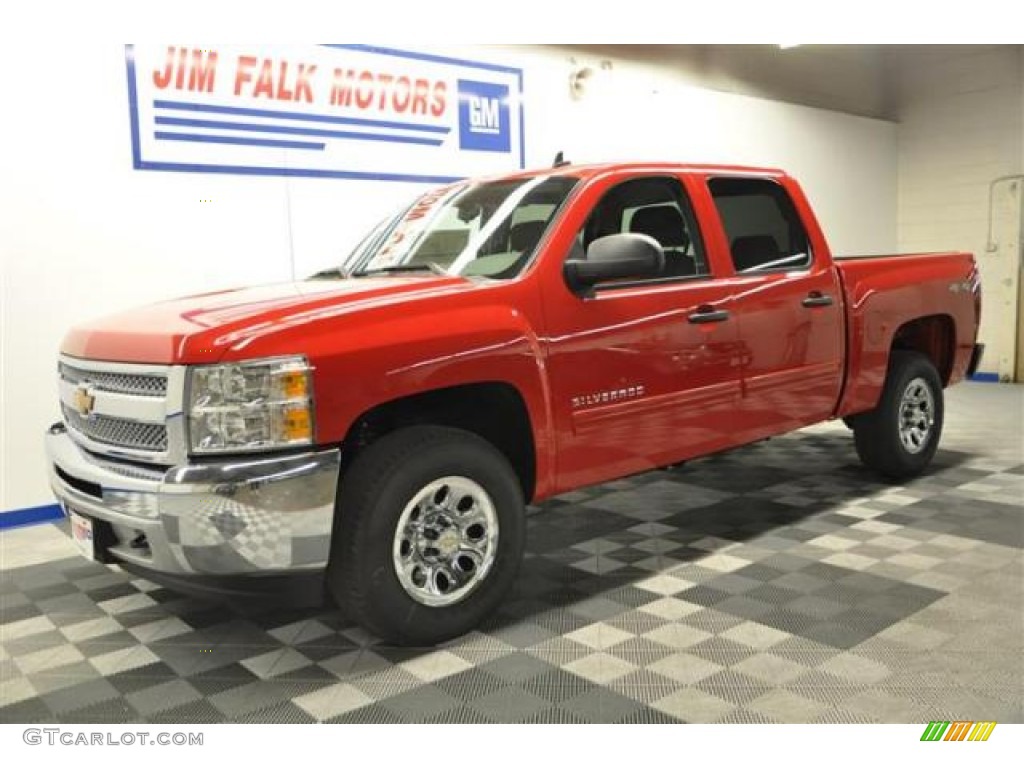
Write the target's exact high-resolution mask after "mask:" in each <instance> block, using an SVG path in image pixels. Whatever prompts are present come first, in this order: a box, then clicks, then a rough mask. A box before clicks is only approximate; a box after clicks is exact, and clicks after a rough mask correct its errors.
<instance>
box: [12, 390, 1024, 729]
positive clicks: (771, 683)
mask: <svg viewBox="0 0 1024 768" xmlns="http://www.w3.org/2000/svg"><path fill="white" fill-rule="evenodd" d="M947 420H948V422H947V428H946V434H945V436H944V439H943V443H942V449H941V450H940V451H939V453H938V455H937V457H936V460H935V464H934V468H933V469H932V470H931V471H930V472H929V473H928V474H927V475H926V476H924V477H922V478H919V479H917V480H914V481H912V482H908V483H906V484H905V485H902V486H893V485H887V484H884V483H882V482H880V481H879V480H878V478H876V477H875V476H874V475H872V474H871V473H870V472H867V471H866V470H864V469H863V468H861V466H860V465H859V464H858V463H857V461H856V457H855V455H854V452H853V446H852V441H851V439H850V436H849V433H848V432H847V431H846V430H845V428H844V427H842V426H841V425H839V424H830V425H824V426H820V427H815V428H812V429H808V430H804V431H802V432H799V433H795V434H793V435H789V436H786V437H782V438H778V439H775V440H771V441H768V442H765V443H760V444H758V445H755V446H750V447H748V448H744V449H741V450H738V451H734V452H732V453H728V454H724V455H720V456H716V457H713V458H709V459H705V460H702V461H695V462H691V463H690V464H688V465H686V466H684V467H681V468H677V469H674V470H670V471H660V472H653V473H650V474H648V475H644V476H641V477H636V478H630V479H627V480H621V481H617V482H615V483H610V484H608V485H606V486H601V487H597V488H588V489H583V490H581V491H577V492H574V493H571V494H567V495H565V496H562V497H560V498H557V499H553V500H551V501H549V502H547V503H545V504H543V505H540V506H539V507H536V508H533V509H531V510H530V516H529V518H528V535H529V539H528V542H529V543H528V553H527V557H526V560H525V562H524V565H523V569H522V573H521V576H520V578H519V581H518V582H517V584H516V587H515V589H514V591H513V592H512V594H511V595H510V596H509V598H508V600H507V601H506V602H505V604H504V606H503V607H502V609H501V610H500V611H499V612H498V613H497V614H496V615H494V616H493V617H491V618H490V619H489V620H488V621H487V622H486V623H485V624H483V625H482V626H480V627H479V628H478V630H477V631H475V632H473V633H471V634H470V635H468V636H466V637H463V638H459V639H458V640H455V641H452V642H450V643H448V644H446V645H444V646H441V647H437V648H425V649H408V648H402V649H399V648H391V647H387V646H385V645H382V644H380V643H378V642H377V641H376V640H375V639H374V638H372V637H370V636H368V635H367V634H366V633H365V632H363V631H362V630H361V629H359V628H358V627H356V626H354V625H352V624H351V623H350V622H348V621H347V620H346V619H345V618H344V617H343V616H341V615H339V614H338V613H337V612H336V611H334V610H331V609H326V608H317V609H308V608H305V609H304V608H295V607H282V606H280V605H277V606H272V607H269V606H264V607H262V608H259V609H256V608H252V607H251V606H245V607H238V606H233V607H226V606H224V605H222V604H216V603H208V602H203V601H200V600H197V599H194V598H190V597H185V596H183V595H180V594H177V593H175V592H173V591H171V590H168V589H164V588H162V587H158V586H157V585H154V584H151V583H149V582H147V581H145V580H142V579H138V578H135V577H132V576H130V575H128V574H126V573H123V572H121V571H120V570H119V569H110V568H107V567H104V566H101V565H97V564H93V563H90V562H87V561H85V560H82V559H81V558H79V557H77V555H75V553H74V550H73V548H72V547H71V546H70V544H69V542H68V540H67V537H66V534H65V532H64V530H63V527H62V526H61V525H46V526H35V527H32V528H26V529H20V530H14V531H7V532H4V533H3V534H0V564H2V568H0V722H8V723H10V722H88V723H103V722H167V723H171V722H289V723H291V722H314V721H326V722H357V723H376V722H386V723H407V722H430V723H453V722H473V723H475V722H499V723H506V722H558V723H587V722H599V723H636V722H680V721H681V722H752V723H764V722H927V721H929V720H957V719H971V720H996V721H999V722H1007V721H1009V722H1020V721H1022V719H1024V700H1022V699H1024V612H1022V609H1021V606H1022V605H1024V559H1022V547H1024V445H1022V437H1021V429H1020V425H1021V424H1022V423H1024V389H1022V388H1020V387H1009V386H996V385H976V384H968V385H963V386H960V387H958V388H956V389H954V390H951V391H950V393H949V405H948V412H947Z"/></svg>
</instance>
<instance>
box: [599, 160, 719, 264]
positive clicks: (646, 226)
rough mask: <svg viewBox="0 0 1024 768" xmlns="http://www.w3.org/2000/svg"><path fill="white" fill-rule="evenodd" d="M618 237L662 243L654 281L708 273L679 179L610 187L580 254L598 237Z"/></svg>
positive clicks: (653, 179)
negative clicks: (660, 267) (660, 265)
mask: <svg viewBox="0 0 1024 768" xmlns="http://www.w3.org/2000/svg"><path fill="white" fill-rule="evenodd" d="M622 232H639V233H641V234H645V235H650V236H651V237H653V238H654V239H655V240H657V241H658V242H659V243H660V244H661V247H662V248H663V249H664V251H665V268H664V271H663V272H662V274H661V275H660V276H659V277H658V278H656V279H674V278H682V277H700V276H704V275H708V274H709V271H708V266H707V259H706V258H705V256H704V243H703V242H702V241H701V237H700V230H699V229H698V228H697V220H696V217H695V216H694V214H693V208H691V207H690V201H689V199H688V198H687V196H686V192H685V191H684V190H683V186H682V184H681V183H680V182H679V180H678V179H674V178H670V177H661V176H650V177H643V178H638V179H631V180H629V181H625V182H623V183H622V184H619V185H617V186H615V187H612V188H611V189H610V190H608V191H607V192H606V193H605V194H604V197H602V198H601V200H600V202H598V204H597V205H596V206H594V210H593V211H592V212H591V214H590V217H589V218H588V219H587V223H586V224H585V225H584V226H583V230H582V231H581V232H580V245H581V246H582V247H583V249H584V250H585V249H586V248H587V247H588V246H589V245H590V244H591V243H592V242H593V241H594V240H596V239H597V238H599V237H604V236H606V235H614V234H619V233H622Z"/></svg>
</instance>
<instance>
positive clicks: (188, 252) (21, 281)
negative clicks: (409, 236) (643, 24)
mask: <svg viewBox="0 0 1024 768" xmlns="http://www.w3.org/2000/svg"><path fill="white" fill-rule="evenodd" d="M435 52H437V53H442V54H447V55H455V56H464V57H467V58H474V59H477V60H482V61H492V62H495V63H505V64H511V65H514V66H520V67H522V68H524V70H525V85H526V97H525V98H526V125H527V131H526V134H527V135H526V148H527V164H528V165H531V166H543V165H547V164H548V163H549V162H550V161H551V159H552V158H553V157H554V155H555V153H556V152H557V151H558V150H564V151H565V152H566V154H567V156H568V157H569V158H570V159H572V160H574V161H585V160H607V159H669V160H679V161H695V162H733V163H747V164H757V165H776V166H782V167H785V168H787V169H788V170H790V171H791V172H793V173H794V174H796V175H797V176H798V177H799V178H800V179H801V180H802V182H803V184H804V187H805V189H806V191H807V192H808V194H809V196H810V197H811V200H812V202H813V203H814V204H815V205H816V206H817V209H818V212H819V215H820V217H821V219H822V223H823V226H824V227H825V229H826V232H827V233H829V234H830V235H831V239H832V242H833V246H834V248H835V249H836V250H838V251H845V252H886V251H891V250H893V249H894V248H895V241H896V220H895V207H896V206H895V199H896V176H895V152H896V150H895V126H894V125H893V124H891V123H887V122H883V121H877V120H870V119H866V118H858V117H851V116H847V115H841V114H839V113H834V112H827V111H822V110H816V109H810V108H807V107H798V106H792V105H786V104H781V103H775V102H770V101H765V100H761V99H756V98H751V97H746V96H739V95H735V94H726V93H718V92H714V91H709V90H701V89H698V88H694V87H693V86H692V85H688V84H686V83H685V82H684V81H683V80H681V79H675V78H673V77H672V76H671V75H670V74H668V73H666V71H665V70H664V69H663V68H653V67H651V66H649V65H643V64H635V63H628V62H624V61H613V72H614V77H613V78H611V80H610V82H609V83H606V87H605V88H604V89H603V92H601V93H596V94H594V95H593V96H592V97H589V98H587V99H585V100H583V101H579V102H574V101H571V100H570V98H569V92H568V75H569V61H568V59H569V56H570V53H569V52H567V51H564V50H560V49H558V48H542V47H529V48H509V47H505V48H494V49H482V48H475V49H473V48H465V49H458V50H452V49H445V50H438V51H435ZM575 55H577V56H578V53H577V54H575ZM595 63H596V62H595ZM3 71H8V72H10V71H12V70H10V69H6V70H3ZM13 71H17V72H21V70H13ZM71 71H73V72H74V73H75V79H74V81H73V82H71V81H69V80H68V73H69V72H71ZM22 74H24V73H22ZM22 74H18V75H5V82H4V83H3V89H4V93H5V101H6V103H7V104H21V105H23V106H24V108H25V109H24V112H23V113H21V114H19V119H17V120H8V119H5V120H3V121H0V153H2V154H0V212H2V214H0V258H2V267H3V276H2V286H0V345H2V346H0V365H2V371H0V374H2V376H0V378H2V382H0V397H2V400H0V428H2V442H0V453H2V456H0V512H2V511H9V510H13V509H18V508H24V507H29V506H35V505H39V504H46V503H49V502H50V501H51V498H50V495H49V491H48V489H47V488H46V484H45V472H44V467H45V464H44V456H43V447H42V436H41V435H42V431H43V429H44V428H45V427H46V426H47V425H48V424H50V423H51V422H52V421H53V420H55V419H56V418H57V415H58V411H57V407H56V387H55V356H56V354H57V349H58V346H59V343H60V339H61V337H62V335H63V333H64V332H65V330H66V329H67V328H68V327H69V326H71V325H73V324H74V323H75V322H77V321H79V320H82V319H84V318H88V317H92V316H96V315H100V314H105V313H108V312H111V311H114V310H118V309H121V308H125V307H129V306H132V305H137V304H142V303H146V302H150V301H153V300H155V299H158V298H166V297H171V296H174V295H180V294H183V293H188V292H198V291H205V290H211V289H215V288H220V287H226V286H232V285H241V284H248V283H255V282H265V281H274V280H286V279H290V278H291V275H292V271H293V261H294V269H295V272H296V274H297V275H298V276H300V277H301V276H303V275H306V274H308V273H310V272H312V271H313V270H315V269H316V268H319V267H322V266H326V265H329V264H333V263H336V262H337V260H338V258H339V257H340V256H341V255H342V254H343V253H344V252H345V251H346V249H347V248H348V247H349V246H350V245H351V244H352V243H353V242H354V241H355V240H357V239H358V236H359V235H360V234H361V233H362V231H363V230H364V229H365V228H366V227H367V226H369V225H370V224H372V223H373V222H374V221H376V220H378V219H379V218H380V217H382V216H383V215H385V214H386V213H388V212H390V211H391V210H392V209H393V208H395V207H396V206H397V205H399V204H400V203H401V202H403V201H404V200H406V199H407V198H408V197H409V196H410V195H411V194H412V193H413V192H415V191H416V190H418V189H422V187H420V186H418V185H414V184H399V183H394V182H354V181H341V180H319V179H290V180H285V179H280V178H260V177H252V176H245V177H242V176H221V175H199V174H187V173H166V172H153V171H134V170H132V167H131V147H130V137H129V131H128V106H127V93H126V86H125V68H124V50H123V48H121V47H119V46H100V45H91V46H85V45H83V46H82V47H81V48H79V49H74V48H73V47H71V46H69V45H62V46H60V47H59V48H58V49H57V50H56V52H55V53H53V54H52V55H48V56H43V57H39V58H37V59H35V60H34V63H33V68H32V72H31V75H32V76H31V77H24V76H22ZM81 84H88V85H87V86H83V85H81ZM204 200H209V201H210V202H201V201H204Z"/></svg>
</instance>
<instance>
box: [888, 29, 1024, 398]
mask: <svg viewBox="0 0 1024 768" xmlns="http://www.w3.org/2000/svg"><path fill="white" fill-rule="evenodd" d="M1022 50H1024V49H1022V48H1021V46H1008V45H1004V46H987V47H986V46H967V47H964V48H960V47H958V46H937V47H935V48H923V49H912V50H903V51H900V53H898V54H897V55H896V57H895V61H894V64H895V66H894V67H893V69H892V71H893V72H894V74H895V75H896V83H895V87H896V101H897V104H898V109H897V114H896V117H897V118H898V120H899V129H898V131H897V137H898V146H899V207H898V222H899V247H900V250H901V251H927V250H936V249H943V250H948V249H957V250H967V251H971V252H972V253H974V254H976V256H977V258H978V262H979V264H980V265H981V272H982V279H983V287H984V291H985V298H984V309H983V312H982V327H981V332H980V336H981V339H982V341H984V342H985V343H986V345H987V348H986V351H985V358H984V360H983V363H982V371H984V372H985V373H988V374H991V375H996V376H999V377H1000V378H1001V379H1012V378H1013V376H1014V369H1015V367H1016V366H1015V357H1016V343H1017V341H1016V337H1017V333H1018V330H1017V327H1018V323H1017V304H1018V296H1019V286H1018V281H1019V276H1020V259H1021V236H1020V232H1021V216H1022V204H1021V199H1022V194H1021V190H1022V187H1024V179H1020V178H1018V179H1016V180H1014V179H1013V178H1012V177H1013V176H1017V177H1019V176H1020V175H1021V174H1022V173H1024V54H1022ZM1008 177H1009V178H1008ZM1000 179H1002V181H997V180H1000ZM993 182H995V183H993ZM990 198H991V199H990ZM990 203H991V207H990ZM990 227H991V229H990ZM990 231H991V238H990Z"/></svg>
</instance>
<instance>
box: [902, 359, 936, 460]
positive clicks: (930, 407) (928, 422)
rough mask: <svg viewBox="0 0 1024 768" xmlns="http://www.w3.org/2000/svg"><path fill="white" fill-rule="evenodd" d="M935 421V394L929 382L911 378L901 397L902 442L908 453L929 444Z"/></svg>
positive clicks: (922, 448)
mask: <svg viewBox="0 0 1024 768" xmlns="http://www.w3.org/2000/svg"><path fill="white" fill-rule="evenodd" d="M934 423H935V396H934V395H933V394H932V390H931V387H930V386H928V382H926V381H925V380H924V379H922V378H920V377H918V378H916V379H911V380H910V382H909V383H908V384H907V386H906V389H904V390H903V397H902V398H901V399H900V412H899V428H900V442H902V443H903V447H904V448H905V449H906V450H907V452H908V453H920V452H921V451H923V450H924V449H925V447H926V446H927V445H928V440H929V438H930V437H931V433H932V425H933V424H934Z"/></svg>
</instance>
